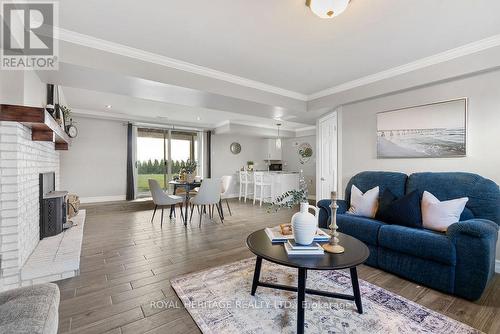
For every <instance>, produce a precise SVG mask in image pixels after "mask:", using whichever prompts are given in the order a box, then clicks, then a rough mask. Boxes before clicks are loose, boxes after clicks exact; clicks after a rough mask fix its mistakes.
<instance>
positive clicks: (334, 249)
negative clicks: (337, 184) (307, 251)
mask: <svg viewBox="0 0 500 334" xmlns="http://www.w3.org/2000/svg"><path fill="white" fill-rule="evenodd" d="M330 208H331V209H332V219H331V223H330V226H329V227H330V230H331V231H332V237H331V238H330V243H328V244H326V245H323V248H324V249H325V251H327V252H328V253H333V254H341V253H344V251H345V250H344V247H342V246H340V245H339V238H338V237H339V232H337V229H338V228H339V227H338V226H337V209H338V208H339V206H338V205H337V192H336V191H332V204H331V206H330Z"/></svg>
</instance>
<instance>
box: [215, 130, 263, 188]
mask: <svg viewBox="0 0 500 334" xmlns="http://www.w3.org/2000/svg"><path fill="white" fill-rule="evenodd" d="M233 142H238V143H240V145H241V153H240V154H237V155H235V154H232V153H231V151H230V149H229V146H230V145H231V143H233ZM266 154H267V143H266V140H265V139H262V138H257V137H248V136H240V135H234V134H220V135H213V136H212V177H221V176H224V175H233V176H234V177H233V182H232V184H231V194H233V195H237V194H238V190H239V188H237V186H238V180H237V177H238V176H237V172H238V171H239V170H240V169H241V167H243V166H246V165H247V161H249V160H251V161H253V162H254V169H263V170H264V169H267V165H266V164H265V162H264V159H265V158H266Z"/></svg>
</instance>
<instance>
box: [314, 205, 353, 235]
mask: <svg viewBox="0 0 500 334" xmlns="http://www.w3.org/2000/svg"><path fill="white" fill-rule="evenodd" d="M331 203H332V201H331V200H329V199H322V200H321V201H319V202H318V208H319V220H318V226H319V227H322V228H328V219H329V218H330V216H331V215H332V210H331V209H330V205H331ZM337 205H338V206H339V207H338V209H337V214H344V213H345V212H346V211H347V209H348V207H347V202H346V201H345V200H341V199H339V200H337Z"/></svg>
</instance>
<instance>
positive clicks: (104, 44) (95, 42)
mask: <svg viewBox="0 0 500 334" xmlns="http://www.w3.org/2000/svg"><path fill="white" fill-rule="evenodd" d="M55 30H57V33H58V35H59V40H62V41H65V42H69V43H73V44H78V45H82V46H86V47H89V48H93V49H97V50H101V51H106V52H111V53H115V54H119V55H122V56H126V57H129V58H134V59H138V60H142V61H146V62H149V63H153V64H157V65H161V66H166V67H170V68H174V69H177V70H181V71H186V72H189V73H193V74H197V75H202V76H206V77H209V78H213V79H217V80H223V81H226V82H230V83H233V84H237V85H240V86H245V87H248V88H254V89H258V90H261V91H264V92H268V93H272V94H277V95H281V96H285V97H289V98H292V99H296V100H300V101H307V95H305V94H301V93H298V92H293V91H291V90H287V89H283V88H280V87H276V86H272V85H268V84H265V83H263V82H259V81H255V80H251V79H247V78H243V77H240V76H237V75H233V74H229V73H226V72H222V71H217V70H214V69H211V68H208V67H204V66H199V65H195V64H191V63H188V62H185V61H182V60H177V59H174V58H169V57H166V56H162V55H159V54H156V53H152V52H148V51H144V50H141V49H136V48H133V47H130V46H126V45H123V44H119V43H115V42H111V41H107V40H104V39H100V38H96V37H92V36H89V35H84V34H80V33H77V32H75V31H71V30H67V29H63V28H56V29H55Z"/></svg>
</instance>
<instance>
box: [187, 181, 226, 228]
mask: <svg viewBox="0 0 500 334" xmlns="http://www.w3.org/2000/svg"><path fill="white" fill-rule="evenodd" d="M220 190H221V179H204V180H203V182H202V183H201V186H200V190H199V191H198V195H196V196H195V197H193V198H191V204H193V206H191V216H190V218H189V221H190V222H191V220H192V219H193V210H194V206H196V207H197V209H198V213H199V214H200V223H199V226H200V227H201V220H202V216H203V213H206V212H207V209H206V208H207V206H208V213H209V216H210V218H213V210H214V206H215V207H216V208H217V212H218V213H219V218H220V220H221V222H222V223H224V218H223V216H222V213H221V211H220V210H221V207H220Z"/></svg>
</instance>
